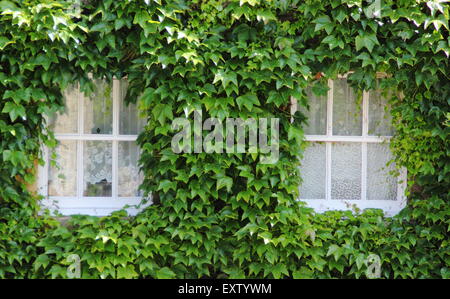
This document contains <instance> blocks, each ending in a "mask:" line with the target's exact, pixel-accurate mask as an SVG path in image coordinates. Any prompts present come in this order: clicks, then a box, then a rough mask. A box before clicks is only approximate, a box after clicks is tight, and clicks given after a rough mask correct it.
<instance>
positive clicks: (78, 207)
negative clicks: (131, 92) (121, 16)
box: [38, 79, 148, 216]
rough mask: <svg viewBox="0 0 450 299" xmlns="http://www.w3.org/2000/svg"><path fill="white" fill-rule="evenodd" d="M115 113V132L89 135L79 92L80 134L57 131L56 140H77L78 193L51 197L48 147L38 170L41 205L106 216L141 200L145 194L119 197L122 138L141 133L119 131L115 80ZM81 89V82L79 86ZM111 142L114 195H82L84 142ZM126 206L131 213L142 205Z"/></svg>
mask: <svg viewBox="0 0 450 299" xmlns="http://www.w3.org/2000/svg"><path fill="white" fill-rule="evenodd" d="M112 83H113V90H112V97H113V103H112V104H113V108H112V109H113V110H112V111H113V116H112V118H113V119H112V134H87V133H84V102H85V101H86V100H88V98H87V97H85V96H84V94H83V93H82V92H77V94H78V122H77V128H78V133H77V134H67V133H59V134H57V133H55V139H56V140H58V141H59V140H73V141H76V142H77V154H76V155H77V169H76V173H77V178H76V186H77V187H76V196H74V197H65V196H49V195H48V173H49V164H50V163H49V158H50V157H49V154H50V149H49V148H48V147H46V146H44V147H43V148H42V152H43V159H44V161H45V164H44V165H43V166H39V169H38V192H39V194H40V195H42V196H43V197H44V199H43V200H42V201H41V206H42V207H44V208H48V209H49V210H51V211H57V212H58V213H60V214H63V215H73V214H84V215H92V216H106V215H109V214H111V212H114V211H116V210H120V209H122V208H123V207H124V206H126V205H130V206H136V205H139V204H140V203H141V202H142V199H143V198H142V197H119V196H118V194H119V193H118V191H119V190H118V158H119V157H118V146H119V141H136V139H137V136H138V135H120V134H119V113H120V85H119V84H120V80H119V79H113V82H112ZM77 88H78V91H79V85H77ZM87 140H93V141H111V142H112V157H111V158H112V190H111V197H87V196H83V191H84V190H83V188H84V182H83V179H84V178H83V171H84V169H83V168H84V165H83V147H84V141H87ZM145 206H148V204H145V205H142V206H141V207H140V208H139V209H137V208H136V207H130V208H127V211H128V213H129V214H130V215H136V214H137V213H138V212H139V211H140V210H141V209H142V208H143V207H145Z"/></svg>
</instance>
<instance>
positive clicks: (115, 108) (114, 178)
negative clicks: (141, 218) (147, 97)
mask: <svg viewBox="0 0 450 299" xmlns="http://www.w3.org/2000/svg"><path fill="white" fill-rule="evenodd" d="M119 83H120V82H119V80H117V79H113V141H112V194H111V195H112V198H113V199H115V198H117V196H118V162H119V160H118V147H119V145H118V140H117V137H118V136H119V117H120V116H119V99H120V86H119Z"/></svg>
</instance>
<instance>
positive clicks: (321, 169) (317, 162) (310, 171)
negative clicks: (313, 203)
mask: <svg viewBox="0 0 450 299" xmlns="http://www.w3.org/2000/svg"><path fill="white" fill-rule="evenodd" d="M325 170H326V146H325V144H324V143H322V144H320V143H317V142H313V143H310V144H308V147H307V148H306V150H305V152H304V153H303V159H302V164H301V166H300V175H301V177H302V179H303V182H302V184H301V185H300V198H301V199H325V182H326V180H325Z"/></svg>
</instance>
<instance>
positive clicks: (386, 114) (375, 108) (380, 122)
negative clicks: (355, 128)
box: [369, 91, 394, 136]
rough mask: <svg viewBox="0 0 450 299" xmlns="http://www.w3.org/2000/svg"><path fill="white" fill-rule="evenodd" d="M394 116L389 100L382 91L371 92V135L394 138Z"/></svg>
mask: <svg viewBox="0 0 450 299" xmlns="http://www.w3.org/2000/svg"><path fill="white" fill-rule="evenodd" d="M391 122H392V116H391V113H390V107H389V105H388V103H387V100H386V99H385V98H384V97H383V96H382V94H381V92H380V91H370V92H369V135H375V136H392V135H393V133H394V129H393V126H392V124H391Z"/></svg>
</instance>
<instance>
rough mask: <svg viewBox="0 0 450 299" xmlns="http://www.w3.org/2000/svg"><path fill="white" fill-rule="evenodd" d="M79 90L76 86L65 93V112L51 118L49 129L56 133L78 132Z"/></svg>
mask: <svg viewBox="0 0 450 299" xmlns="http://www.w3.org/2000/svg"><path fill="white" fill-rule="evenodd" d="M78 96H79V92H78V88H77V87H76V86H75V85H74V86H71V87H69V88H67V89H66V90H65V92H64V105H65V108H64V112H62V113H56V114H55V115H53V116H51V117H50V118H49V128H50V130H52V131H53V132H55V133H77V132H78Z"/></svg>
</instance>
